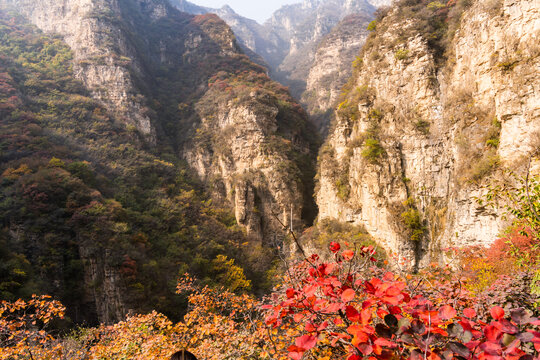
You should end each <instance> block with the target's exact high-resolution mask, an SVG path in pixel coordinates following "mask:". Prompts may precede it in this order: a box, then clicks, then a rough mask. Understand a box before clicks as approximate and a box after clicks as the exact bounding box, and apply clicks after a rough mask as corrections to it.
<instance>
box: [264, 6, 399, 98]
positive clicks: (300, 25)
mask: <svg viewBox="0 0 540 360" xmlns="http://www.w3.org/2000/svg"><path fill="white" fill-rule="evenodd" d="M388 3H389V2H388ZM374 11H375V7H374V6H373V5H372V4H371V3H370V2H369V1H366V0H325V1H304V2H303V3H301V4H294V5H286V6H284V7H283V8H281V9H279V10H278V11H276V12H275V13H274V14H273V15H272V17H271V18H270V19H269V20H268V21H267V22H266V23H265V24H264V27H265V28H266V29H268V31H269V32H270V31H271V32H273V33H276V34H278V35H279V37H280V38H281V39H282V40H283V44H284V45H283V46H282V48H281V51H280V52H276V53H275V54H274V57H273V58H269V59H266V60H267V62H268V63H269V64H270V65H271V67H272V69H273V71H274V73H275V74H274V76H275V77H276V78H277V79H279V80H280V81H281V82H282V83H284V84H286V85H288V86H290V88H291V92H292V93H293V95H294V96H296V97H297V98H300V97H301V95H302V93H303V92H304V91H305V90H306V79H307V78H308V75H309V72H310V69H311V66H312V64H313V62H314V60H315V56H316V53H317V48H318V45H319V42H321V40H322V39H323V38H324V37H325V36H326V35H328V34H329V33H330V32H331V31H332V29H333V28H334V27H335V26H336V25H337V24H338V23H339V22H340V21H341V20H342V19H343V18H344V17H346V16H347V15H352V14H363V15H366V16H371V15H372V14H373V12H374ZM263 56H264V55H263Z"/></svg>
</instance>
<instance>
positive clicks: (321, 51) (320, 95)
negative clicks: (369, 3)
mask: <svg viewBox="0 0 540 360" xmlns="http://www.w3.org/2000/svg"><path fill="white" fill-rule="evenodd" d="M371 20H373V19H372V17H371V16H368V15H367V14H353V15H349V16H347V17H345V18H344V19H343V20H342V21H340V22H339V24H338V25H336V26H335V27H334V28H333V29H332V31H331V32H330V34H328V35H327V36H325V37H324V38H323V40H322V41H321V42H320V44H319V45H318V48H317V52H316V54H315V59H314V61H313V64H312V66H311V68H310V69H309V74H308V76H307V81H306V90H305V91H304V93H303V94H302V103H304V104H306V107H307V111H308V113H309V114H310V115H311V119H312V121H313V122H314V123H315V125H316V126H317V128H319V129H321V130H322V131H323V132H324V131H325V130H326V128H327V127H328V125H329V119H330V116H329V115H330V114H328V112H329V111H331V110H332V109H333V108H334V105H335V103H336V101H337V99H338V97H339V94H340V93H341V89H342V87H343V86H344V85H345V82H346V81H347V79H349V78H350V77H351V75H352V65H351V64H352V63H353V61H354V60H355V58H356V56H357V55H358V53H359V52H360V49H361V48H362V45H364V43H365V41H366V38H367V35H368V30H367V26H368V24H369V22H370V21H371Z"/></svg>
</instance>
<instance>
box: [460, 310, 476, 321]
mask: <svg viewBox="0 0 540 360" xmlns="http://www.w3.org/2000/svg"><path fill="white" fill-rule="evenodd" d="M463 315H465V316H466V317H468V318H469V319H472V318H473V317H476V311H474V309H471V308H466V309H464V310H463Z"/></svg>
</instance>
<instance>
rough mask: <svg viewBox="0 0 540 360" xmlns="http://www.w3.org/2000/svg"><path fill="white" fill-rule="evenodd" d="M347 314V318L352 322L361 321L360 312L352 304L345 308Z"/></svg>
mask: <svg viewBox="0 0 540 360" xmlns="http://www.w3.org/2000/svg"><path fill="white" fill-rule="evenodd" d="M345 314H346V315H347V318H348V319H349V320H350V321H352V322H358V321H360V313H359V312H358V310H356V309H355V308H354V307H352V306H347V307H346V308H345Z"/></svg>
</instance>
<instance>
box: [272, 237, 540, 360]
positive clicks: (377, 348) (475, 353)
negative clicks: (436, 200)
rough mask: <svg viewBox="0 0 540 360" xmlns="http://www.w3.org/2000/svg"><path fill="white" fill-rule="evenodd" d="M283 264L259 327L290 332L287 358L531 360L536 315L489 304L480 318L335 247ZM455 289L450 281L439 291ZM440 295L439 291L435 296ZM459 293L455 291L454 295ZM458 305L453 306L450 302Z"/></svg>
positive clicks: (366, 252) (536, 342) (537, 343)
mask: <svg viewBox="0 0 540 360" xmlns="http://www.w3.org/2000/svg"><path fill="white" fill-rule="evenodd" d="M331 251H332V252H333V253H334V261H332V262H328V263H325V262H322V261H321V259H320V258H319V257H318V256H317V255H313V256H312V257H311V258H309V259H306V260H305V261H304V262H302V263H300V264H299V265H297V266H296V267H293V268H292V269H290V271H289V274H290V277H289V279H288V281H287V283H286V284H285V286H284V287H283V289H282V291H281V293H280V294H275V295H274V297H273V301H272V303H271V304H270V305H266V306H265V309H267V310H268V314H267V316H266V324H267V325H268V326H270V327H272V328H274V329H286V330H285V331H287V332H290V331H291V329H294V330H295V333H296V334H298V335H296V336H295V339H294V344H291V345H290V347H289V348H288V351H289V356H290V358H292V359H319V358H326V359H347V360H360V359H486V360H487V359H489V360H498V359H501V360H502V359H516V360H517V359H523V360H525V359H533V356H537V355H538V354H537V351H538V350H539V349H540V332H537V331H536V326H537V325H538V324H540V322H539V321H538V319H536V318H532V317H531V316H530V315H529V313H528V312H527V311H526V310H524V309H515V310H511V311H505V310H504V309H503V308H502V307H499V306H495V307H492V308H491V309H489V315H488V317H487V319H488V321H482V320H480V319H478V317H477V311H475V310H474V309H472V308H464V309H463V310H461V309H459V310H460V311H459V313H458V311H457V310H456V309H455V307H454V306H453V304H452V299H451V298H440V299H439V300H440V301H439V304H436V303H435V302H433V301H431V300H429V299H427V298H426V297H424V296H423V295H422V294H421V293H420V292H419V293H417V292H416V290H415V288H411V287H409V286H408V284H407V283H406V281H405V280H404V279H402V278H400V277H399V276H396V275H394V274H392V273H391V272H387V271H384V270H381V269H376V268H372V267H371V265H370V261H371V260H370V259H371V258H372V257H373V253H372V251H371V250H370V249H368V248H362V249H361V250H360V251H356V252H354V251H352V250H340V248H339V247H338V246H337V244H332V245H331ZM454 291H455V290H453V287H452V286H450V287H449V288H448V289H447V294H452V293H453V292H454ZM443 294H444V293H443ZM459 295H463V294H461V293H460V294H459ZM458 308H459V307H458Z"/></svg>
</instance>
